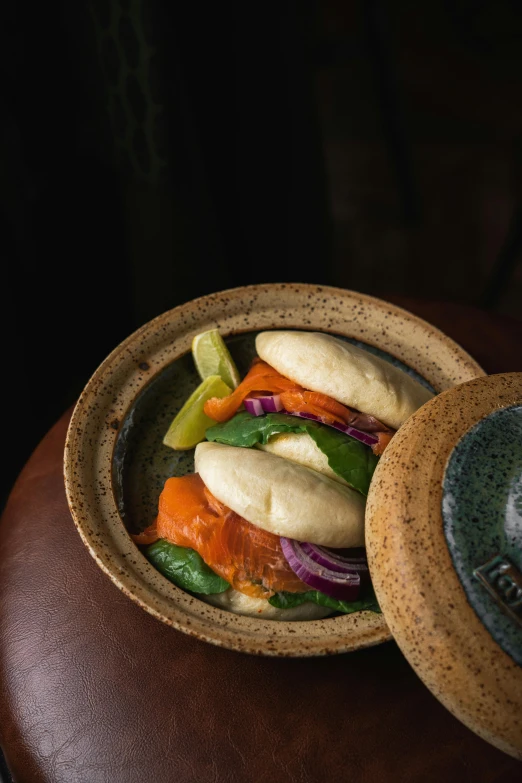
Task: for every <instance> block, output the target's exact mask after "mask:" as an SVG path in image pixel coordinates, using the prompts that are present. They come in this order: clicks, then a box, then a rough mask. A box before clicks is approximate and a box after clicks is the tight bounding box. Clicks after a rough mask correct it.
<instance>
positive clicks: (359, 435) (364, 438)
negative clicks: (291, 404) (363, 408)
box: [283, 410, 379, 446]
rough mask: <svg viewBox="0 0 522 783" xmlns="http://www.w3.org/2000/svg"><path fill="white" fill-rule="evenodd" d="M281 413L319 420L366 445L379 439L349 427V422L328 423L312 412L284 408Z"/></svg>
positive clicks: (370, 444)
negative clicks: (292, 410) (298, 411)
mask: <svg viewBox="0 0 522 783" xmlns="http://www.w3.org/2000/svg"><path fill="white" fill-rule="evenodd" d="M283 413H287V414H288V415H289V416H299V417H300V418H301V419H313V421H320V422H321V423H322V424H325V425H326V426H327V427H333V428H334V429H336V430H340V431H341V432H344V434H345V435H350V436H351V437H352V438H355V440H359V441H361V443H364V444H365V445H366V446H373V445H374V444H375V443H378V441H379V438H377V437H376V436H375V435H371V434H370V433H369V432H363V431H362V430H356V429H355V427H350V425H349V424H341V423H340V422H336V423H335V424H328V423H327V422H326V421H323V420H322V419H321V417H320V416H316V415H315V414H314V413H292V412H291V411H286V410H284V411H283Z"/></svg>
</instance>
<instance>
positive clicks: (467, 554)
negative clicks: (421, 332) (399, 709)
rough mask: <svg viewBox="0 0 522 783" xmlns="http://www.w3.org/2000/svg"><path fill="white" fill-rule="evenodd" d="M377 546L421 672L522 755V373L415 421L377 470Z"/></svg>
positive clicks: (429, 409)
mask: <svg viewBox="0 0 522 783" xmlns="http://www.w3.org/2000/svg"><path fill="white" fill-rule="evenodd" d="M366 545H367V550H368V560H369V565H370V570H371V573H372V579H373V584H374V586H375V591H376V593H377V597H378V599H379V603H380V605H381V607H382V609H383V612H384V614H385V616H386V619H387V621H388V623H389V626H390V629H391V631H392V633H393V636H394V638H395V640H396V641H397V643H398V644H399V646H400V648H401V649H402V651H403V652H404V654H405V656H406V657H407V658H408V660H409V662H410V663H411V665H412V666H413V668H414V669H415V670H416V672H417V674H418V675H419V676H420V677H421V679H422V680H423V681H424V682H425V684H426V685H427V686H428V688H430V690H431V691H432V692H433V693H434V694H435V696H437V698H439V699H440V701H441V702H442V703H443V704H444V705H445V706H446V707H447V708H448V709H449V710H451V712H453V714H454V715H456V716H457V717H458V718H459V719H460V720H461V721H462V722H463V723H465V724H466V725H467V726H469V728H470V729H472V730H473V731H475V732H476V733H477V734H479V735H480V736H481V737H483V738H484V739H486V740H488V741H489V742H491V743H492V744H494V745H496V746H497V747H498V748H500V749H501V750H504V751H506V752H507V753H510V754H511V755H513V756H515V757H517V758H521V759H522V373H507V374H504V375H490V376H488V377H486V378H477V379H476V380H473V381H470V382H468V383H465V384H462V385H461V386H459V387H457V388H456V389H451V390H448V391H446V392H444V393H443V394H440V395H439V396H438V397H435V398H434V399H433V400H430V401H429V402H428V403H426V405H424V406H423V407H422V408H421V409H420V410H419V411H417V412H416V413H415V414H413V416H411V417H410V418H409V419H408V421H407V422H406V423H405V424H404V426H403V427H401V429H400V431H399V432H398V433H397V435H396V436H395V437H394V438H393V440H392V442H391V443H390V445H389V447H388V448H387V449H386V452H385V454H384V455H383V458H382V459H381V460H380V463H379V464H378V466H377V469H376V471H375V474H374V477H373V480H372V487H371V492H370V496H369V499H368V504H367V511H366Z"/></svg>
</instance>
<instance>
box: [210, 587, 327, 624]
mask: <svg viewBox="0 0 522 783" xmlns="http://www.w3.org/2000/svg"><path fill="white" fill-rule="evenodd" d="M200 598H202V599H203V600H204V601H206V602H207V603H208V604H212V606H217V607H218V609H227V610H228V611H229V612H234V613H235V614H244V615H247V616H248V617H262V618H263V619H264V620H285V621H292V620H322V619H323V617H328V615H329V614H332V609H329V608H328V607H327V606H318V605H317V604H314V603H311V602H307V603H304V604H301V605H300V606H295V607H293V608H292V609H278V608H277V607H275V606H272V604H269V603H268V601H267V600H266V598H252V597H251V596H249V595H245V594H244V593H240V592H239V591H238V590H234V589H233V588H232V587H230V588H229V589H228V590H225V592H224V593H214V595H205V596H200Z"/></svg>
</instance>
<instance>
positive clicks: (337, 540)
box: [195, 441, 365, 547]
mask: <svg viewBox="0 0 522 783" xmlns="http://www.w3.org/2000/svg"><path fill="white" fill-rule="evenodd" d="M195 470H196V473H199V474H200V476H201V478H202V479H203V482H204V484H205V486H207V487H208V489H209V490H210V491H211V492H212V494H213V495H214V496H215V497H216V498H217V499H218V500H220V501H221V502H222V503H224V504H225V505H226V506H228V507H229V508H231V509H232V510H233V511H235V512H236V513H237V514H240V516H242V517H244V518H245V519H246V520H247V521H248V522H251V523H252V524H254V525H257V526H258V527H260V528H262V529H263V530H267V531H268V532H270V533H275V534H276V535H278V536H287V537H288V538H295V539H297V540H298V541H308V542H310V543H311V544H318V545H320V546H329V547H358V546H364V507H365V500H364V498H363V497H362V495H360V494H359V493H358V492H355V490H353V489H350V488H349V487H345V486H343V485H342V484H339V483H338V482H336V481H332V479H330V478H328V477H327V476H323V475H322V474H321V473H317V471H315V470H311V469H310V468H305V467H303V466H302V465H297V464H296V463H295V462H290V461H289V460H287V459H284V458H283V457H276V456H275V455H274V454H268V453H267V452H265V451H260V450H259V449H242V448H239V447H237V446H225V445H223V444H221V443H210V442H208V441H205V442H203V443H199V444H198V445H197V446H196V453H195Z"/></svg>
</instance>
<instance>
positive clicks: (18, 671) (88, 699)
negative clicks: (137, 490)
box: [0, 297, 522, 783]
mask: <svg viewBox="0 0 522 783" xmlns="http://www.w3.org/2000/svg"><path fill="white" fill-rule="evenodd" d="M390 298H391V297H390ZM401 304H403V305H405V306H408V307H409V309H411V310H416V311H417V312H418V313H419V314H420V315H422V316H424V317H426V319H427V320H430V321H431V322H433V323H435V324H437V325H439V326H440V327H441V328H442V329H443V330H445V331H446V332H447V333H448V334H450V335H451V336H452V337H454V338H455V339H456V340H457V341H458V342H460V343H461V345H463V346H464V347H465V348H467V349H468V350H469V351H470V352H471V353H472V354H473V355H474V356H475V357H476V358H477V359H479V360H480V361H481V362H483V364H484V367H485V369H487V370H488V371H492V372H502V371H509V370H521V369H522V361H521V359H522V357H521V352H520V345H521V343H522V323H518V322H515V321H510V320H508V319H500V318H496V317H494V316H488V315H483V314H481V313H479V312H478V311H475V310H473V308H460V307H458V306H456V305H447V304H443V305H442V304H440V305H437V304H428V305H421V304H419V303H417V304H413V303H411V302H406V301H405V300H401ZM67 421H68V414H66V415H64V417H63V418H62V419H61V421H60V422H58V424H57V425H56V426H55V427H54V428H53V429H52V430H51V432H50V433H49V434H48V435H47V437H46V438H45V439H44V441H43V442H42V443H41V444H40V446H39V447H38V449H37V450H36V452H35V453H34V454H33V455H32V457H31V458H30V459H29V461H28V463H27V465H26V467H25V468H24V470H23V472H22V474H21V476H20V477H19V480H18V482H17V484H16V486H15V487H14V489H13V492H12V494H11V497H10V499H9V502H8V506H7V508H6V510H5V513H4V515H3V518H2V522H1V526H0V595H1V601H2V611H1V616H0V684H1V694H0V696H1V698H0V736H1V741H2V747H3V749H4V752H5V754H6V757H7V761H8V764H9V766H10V768H11V770H12V772H13V775H14V779H15V781H16V783H44V782H45V783H109V782H110V783H171V782H172V781H176V783H194V782H195V781H197V783H207V782H208V783H211V781H212V783H214V782H215V783H236V781H238V782H240V783H242V782H243V781H245V783H252V782H255V783H273V781H276V780H277V781H283V782H286V781H288V782H289V783H294V782H295V783H315V782H316V781H321V782H322V781H345V780H346V781H348V780H349V781H354V782H355V783H381V782H382V783H385V782H387V781H393V782H395V781H400V783H408V782H409V781H415V782H417V781H422V782H423V783H431V782H432V781H433V783H440V781H444V783H449V782H450V781H455V782H458V783H466V781H469V782H470V783H471V781H473V783H485V782H486V781H487V782H488V783H493V782H494V783H508V782H509V783H510V782H511V781H515V780H521V779H522V764H520V763H519V762H516V761H515V760H513V759H512V758H510V757H509V756H507V755H504V754H503V753H501V752H500V751H498V750H496V749H495V748H493V747H492V746H490V745H488V744H487V743H486V742H484V741H483V740H481V739H479V738H478V737H477V736H475V735H474V734H473V733H472V732H470V731H469V730H468V729H467V728H465V727H464V726H463V725H462V724H460V723H459V722H458V721H457V720H456V719H455V718H454V717H453V716H452V715H451V714H450V713H449V712H447V711H446V710H445V708H444V707H442V706H441V705H440V704H439V702H438V701H437V700H436V699H435V698H434V697H433V696H432V695H431V694H430V693H429V691H428V690H427V689H426V688H425V687H424V685H423V684H422V683H421V681H420V680H419V679H418V678H417V676H416V675H415V674H414V672H413V671H412V669H411V668H410V666H409V664H408V663H407V662H406V660H405V659H404V657H403V656H402V654H401V653H400V652H399V650H398V648H397V647H396V645H395V643H393V642H390V643H387V644H384V645H381V646H379V647H376V648H372V649H368V650H364V651H361V652H358V653H352V654H347V655H340V656H334V657H331V658H322V659H303V660H299V659H297V660H295V659H294V660H279V659H271V658H261V657H251V656H248V655H245V654H241V653H235V652H231V651H228V650H222V649H219V648H217V647H213V646H211V645H208V644H205V643H203V642H199V641H197V640H195V639H192V638H190V637H188V636H185V635H183V634H182V633H179V632H177V631H174V630H172V629H170V628H168V627H166V626H164V625H163V624H162V623H160V622H159V621H156V620H155V619H153V618H152V617H150V616H149V615H148V614H146V613H145V612H144V611H142V610H141V609H140V608H139V607H138V606H136V605H134V604H133V603H132V602H131V601H129V600H128V599H127V598H126V597H125V596H124V595H123V594H122V593H121V592H120V591H119V590H118V589H117V588H116V587H115V586H114V585H113V584H112V583H111V582H110V580H109V579H108V577H107V576H105V575H104V574H103V573H102V572H101V570H100V569H99V568H98V566H97V565H96V563H95V562H94V560H93V559H92V558H91V556H90V555H89V553H88V552H87V550H86V549H85V547H84V545H83V544H82V542H81V540H80V537H79V536H78V533H77V532H76V529H75V528H74V525H73V523H72V520H71V517H70V515H69V512H68V509H67V503H66V499H65V493H64V487H63V479H62V452H63V444H64V438H65V432H66V426H67Z"/></svg>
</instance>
